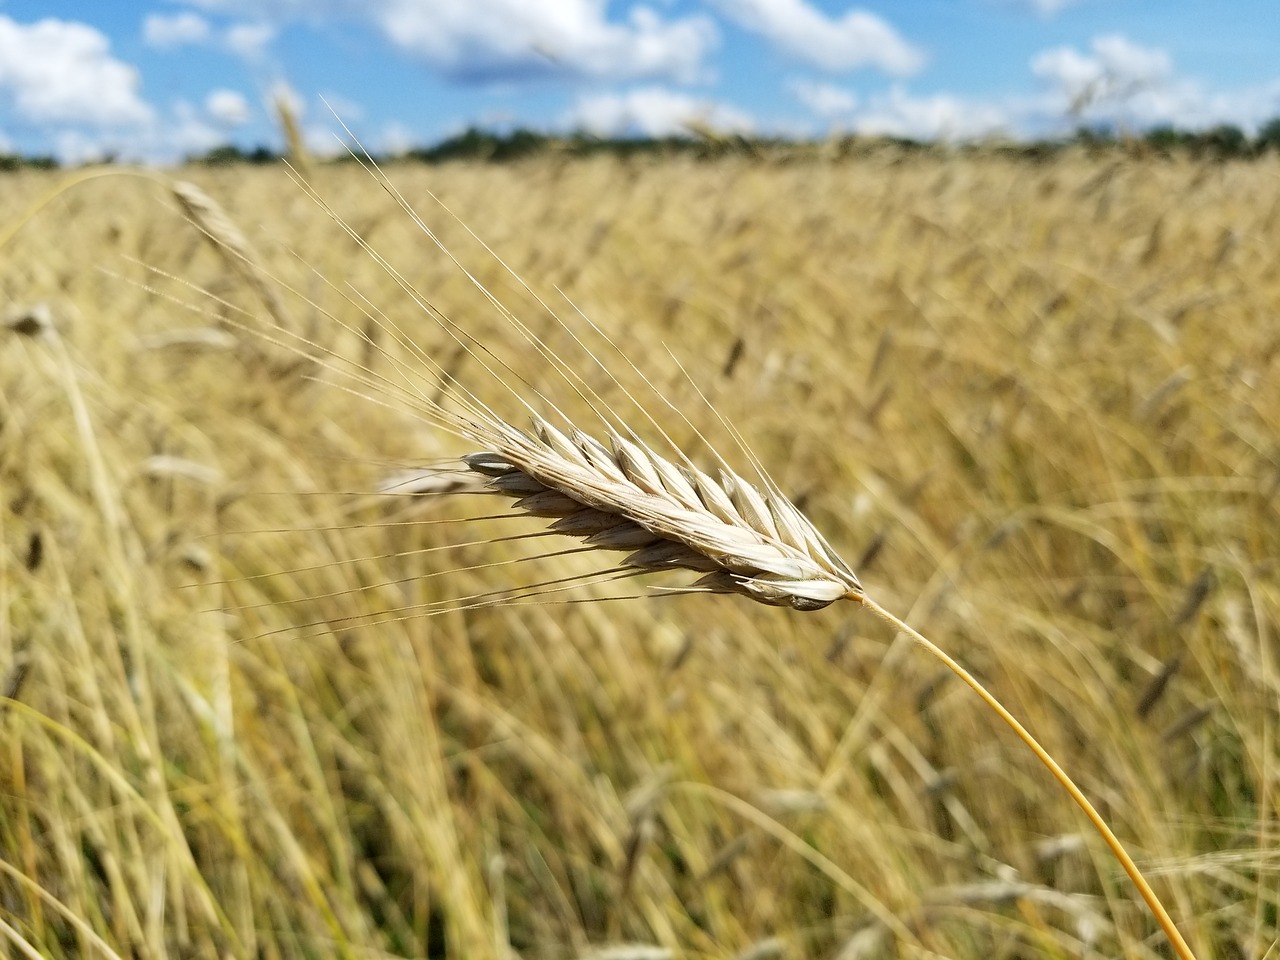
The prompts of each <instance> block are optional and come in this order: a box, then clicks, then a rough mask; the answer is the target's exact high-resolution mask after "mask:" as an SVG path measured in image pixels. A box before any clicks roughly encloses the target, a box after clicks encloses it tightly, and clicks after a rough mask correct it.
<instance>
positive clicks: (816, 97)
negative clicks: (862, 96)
mask: <svg viewBox="0 0 1280 960" xmlns="http://www.w3.org/2000/svg"><path fill="white" fill-rule="evenodd" d="M787 89H788V90H790V91H791V94H792V96H794V97H795V98H796V99H797V100H799V101H800V102H801V103H802V104H804V106H805V107H807V108H808V109H809V111H810V112H811V113H814V114H816V115H817V116H819V117H823V118H824V119H828V120H830V119H834V118H836V117H843V116H848V115H849V114H851V113H853V111H854V110H855V109H856V108H857V106H858V95H857V94H856V93H854V92H853V91H852V90H846V89H844V88H843V87H837V86H834V85H832V84H830V83H815V82H814V81H812V80H804V79H801V78H796V79H793V80H789V81H788V82H787Z"/></svg>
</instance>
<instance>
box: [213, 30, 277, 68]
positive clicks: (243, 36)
mask: <svg viewBox="0 0 1280 960" xmlns="http://www.w3.org/2000/svg"><path fill="white" fill-rule="evenodd" d="M275 38H276V28H275V26H273V25H272V24H270V23H265V22H257V23H237V24H233V25H232V26H230V27H228V28H227V32H226V34H225V35H224V37H223V43H225V44H226V47H227V49H228V50H230V51H231V52H232V53H234V54H235V55H236V56H238V57H239V58H240V59H241V60H261V59H262V58H263V56H264V55H265V54H266V50H267V47H268V46H270V45H271V41H272V40H274V39H275Z"/></svg>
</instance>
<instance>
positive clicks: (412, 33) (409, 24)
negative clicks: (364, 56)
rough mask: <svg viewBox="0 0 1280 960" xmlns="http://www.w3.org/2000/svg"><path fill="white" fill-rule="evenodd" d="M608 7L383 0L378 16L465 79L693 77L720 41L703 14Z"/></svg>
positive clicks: (541, 1)
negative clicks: (617, 16) (610, 14)
mask: <svg viewBox="0 0 1280 960" xmlns="http://www.w3.org/2000/svg"><path fill="white" fill-rule="evenodd" d="M605 8H606V4H605V2H604V0H470V2H468V3H462V2H454V3H448V2H435V3H421V2H418V0H381V2H379V3H377V4H376V5H375V10H376V12H375V13H374V14H373V15H374V17H375V18H376V20H377V22H378V24H379V26H380V27H381V28H382V30H383V32H384V33H385V34H386V35H387V37H388V38H389V39H390V40H391V41H392V42H393V43H395V44H396V45H397V46H399V47H400V48H402V49H404V50H406V51H409V52H410V53H412V54H413V55H415V56H417V57H419V58H420V59H422V60H424V61H426V62H427V63H428V64H430V65H431V66H433V67H435V68H436V69H437V70H440V71H441V72H443V73H446V74H449V75H452V76H455V77H458V78H460V79H464V80H465V79H471V80H491V79H507V78H512V79H518V78H521V77H526V76H528V77H533V76H539V75H549V76H555V75H557V74H561V75H570V76H584V77H592V78H597V79H615V80H620V79H639V78H666V79H675V80H693V79H696V77H697V76H698V75H699V73H700V72H701V70H702V60H703V57H704V56H705V54H706V53H707V52H708V50H709V49H710V48H711V47H712V46H714V44H715V42H716V39H717V35H716V31H715V27H714V25H713V24H712V22H711V21H710V20H709V19H707V18H705V17H687V18H685V19H681V20H673V21H666V20H663V19H662V18H661V17H659V16H658V14H657V13H655V12H654V11H653V10H651V9H650V8H648V7H644V6H634V7H632V8H631V9H630V11H629V15H628V17H627V19H626V21H625V22H622V23H618V22H614V21H610V20H608V19H606V9H605Z"/></svg>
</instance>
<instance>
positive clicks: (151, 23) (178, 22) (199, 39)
mask: <svg viewBox="0 0 1280 960" xmlns="http://www.w3.org/2000/svg"><path fill="white" fill-rule="evenodd" d="M209 33H210V30H209V21H208V20H206V19H205V18H204V17H202V16H200V15H199V14H196V13H178V14H174V15H173V16H165V15H164V14H160V13H153V14H150V15H149V16H148V17H147V18H146V19H145V20H143V21H142V39H143V41H144V42H145V43H146V44H147V46H149V47H158V48H160V49H162V50H168V49H173V48H176V47H185V46H190V45H193V44H200V43H204V42H205V41H206V40H208V39H209Z"/></svg>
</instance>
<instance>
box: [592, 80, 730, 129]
mask: <svg viewBox="0 0 1280 960" xmlns="http://www.w3.org/2000/svg"><path fill="white" fill-rule="evenodd" d="M568 125H569V126H571V127H573V128H575V129H580V130H587V131H589V132H591V133H594V134H596V135H598V136H607V137H619V136H636V135H642V136H648V137H666V136H673V135H677V134H687V133H689V128H690V126H691V125H694V126H702V125H705V126H708V127H711V128H712V129H714V130H722V131H737V132H743V133H745V132H749V131H751V130H752V129H753V128H754V123H753V122H752V120H751V117H750V116H748V115H747V114H746V113H744V112H743V111H741V110H738V109H737V108H735V107H731V106H728V105H727V104H722V103H716V102H714V101H711V100H705V99H700V98H697V97H693V96H690V95H689V94H687V93H681V92H679V91H676V90H668V89H666V88H665V87H639V88H637V89H634V90H629V91H627V92H626V93H620V94H614V93H605V94H592V95H588V96H584V97H580V98H579V99H578V101H577V103H575V104H574V106H573V109H572V110H571V112H570V114H569V117H568Z"/></svg>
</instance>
